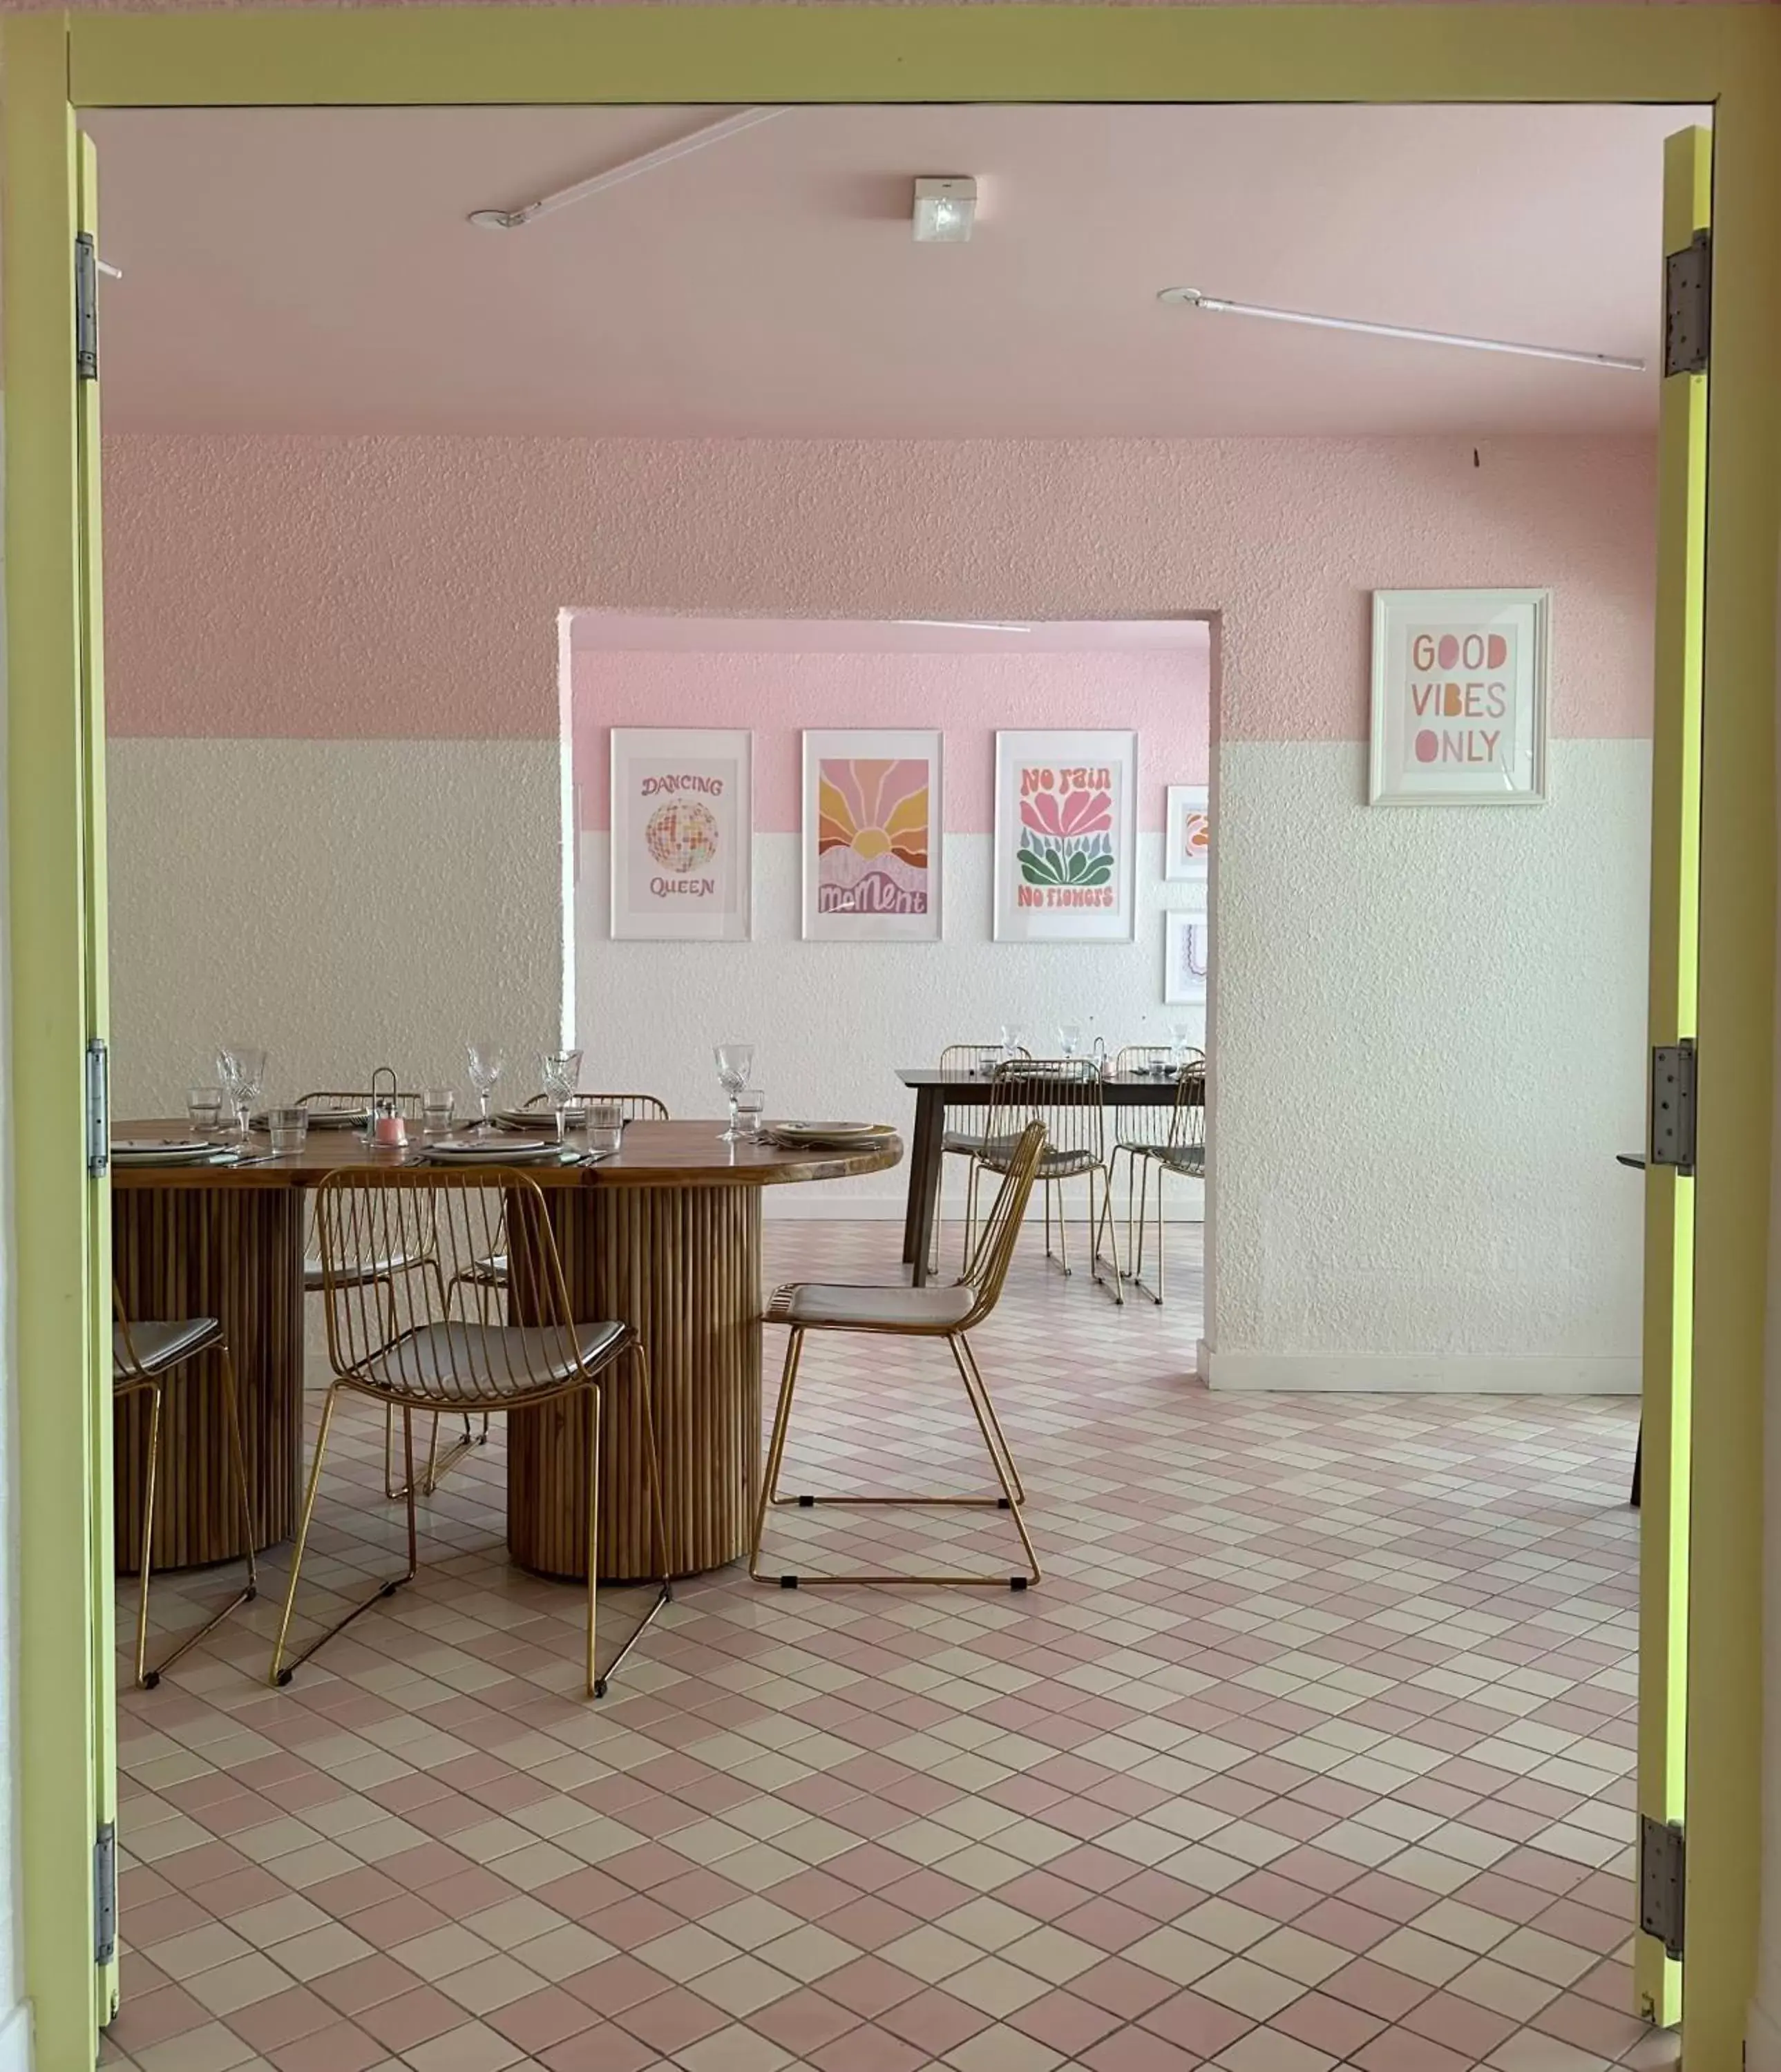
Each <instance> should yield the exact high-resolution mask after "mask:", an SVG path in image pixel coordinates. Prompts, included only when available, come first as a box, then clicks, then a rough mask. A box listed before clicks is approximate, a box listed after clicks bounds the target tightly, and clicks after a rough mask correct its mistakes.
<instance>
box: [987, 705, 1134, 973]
mask: <svg viewBox="0 0 1781 2072" xmlns="http://www.w3.org/2000/svg"><path fill="white" fill-rule="evenodd" d="M994 841H995V939H996V940H997V942H998V943H1129V942H1131V941H1133V939H1135V936H1136V933H1137V734H1133V733H1129V732H1126V731H1125V730H1121V729H1117V728H1112V727H1108V728H1089V729H1085V730H1080V731H1078V730H1071V731H1052V730H1049V729H1047V730H1037V731H1023V732H1009V733H998V734H997V736H996V816H995V837H994Z"/></svg>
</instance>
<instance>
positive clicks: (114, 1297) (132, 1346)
mask: <svg viewBox="0 0 1781 2072" xmlns="http://www.w3.org/2000/svg"><path fill="white" fill-rule="evenodd" d="M111 1321H112V1322H113V1325H114V1326H116V1329H115V1330H114V1331H113V1334H112V1350H113V1362H112V1364H113V1367H121V1369H122V1370H123V1371H124V1372H125V1374H126V1375H131V1376H133V1377H136V1376H140V1375H142V1358H141V1355H139V1354H138V1351H137V1350H136V1341H135V1339H134V1338H133V1337H132V1336H131V1334H130V1312H129V1311H128V1310H127V1309H125V1307H124V1291H123V1289H121V1288H120V1287H119V1286H118V1285H117V1281H116V1280H115V1279H113V1281H112V1284H111ZM120 1354H121V1358H119V1357H117V1355H120Z"/></svg>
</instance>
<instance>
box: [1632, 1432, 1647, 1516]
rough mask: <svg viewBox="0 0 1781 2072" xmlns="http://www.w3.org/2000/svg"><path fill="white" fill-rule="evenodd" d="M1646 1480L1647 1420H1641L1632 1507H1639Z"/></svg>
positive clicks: (1636, 1452) (1636, 1451) (1635, 1452)
mask: <svg viewBox="0 0 1781 2072" xmlns="http://www.w3.org/2000/svg"><path fill="white" fill-rule="evenodd" d="M1644 1480H1645V1420H1644V1419H1643V1417H1641V1418H1640V1419H1639V1444H1638V1446H1637V1447H1636V1448H1635V1450H1634V1453H1633V1486H1632V1507H1633V1509H1634V1510H1635V1511H1637V1510H1638V1508H1639V1498H1640V1497H1642V1496H1643V1494H1644V1489H1643V1483H1644Z"/></svg>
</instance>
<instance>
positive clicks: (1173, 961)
mask: <svg viewBox="0 0 1781 2072" xmlns="http://www.w3.org/2000/svg"><path fill="white" fill-rule="evenodd" d="M1210 948H1211V936H1210V935H1209V933H1208V931H1207V917H1206V916H1205V915H1203V914H1183V913H1181V912H1179V911H1174V912H1170V913H1167V914H1165V915H1163V917H1162V1001H1163V1005H1165V1006H1166V1007H1191V1006H1192V1005H1195V1003H1196V1002H1197V1001H1203V1000H1204V999H1205V997H1206V974H1207V970H1208V969H1209V968H1210Z"/></svg>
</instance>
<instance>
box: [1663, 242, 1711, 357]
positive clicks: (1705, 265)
mask: <svg viewBox="0 0 1781 2072" xmlns="http://www.w3.org/2000/svg"><path fill="white" fill-rule="evenodd" d="M1712 342H1713V232H1711V231H1710V230H1697V232H1695V233H1694V236H1693V238H1692V239H1691V240H1689V241H1688V244H1686V245H1684V246H1683V248H1682V249H1681V250H1680V252H1672V253H1669V254H1668V256H1667V257H1665V259H1664V372H1665V373H1666V374H1705V372H1706V371H1707V355H1708V352H1709V348H1710V347H1711V345H1712Z"/></svg>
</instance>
